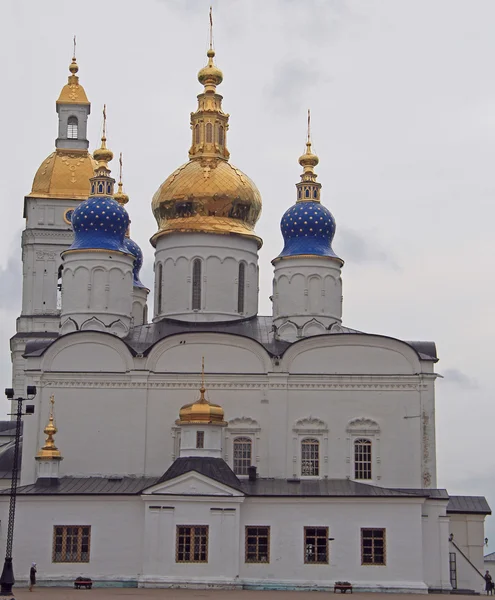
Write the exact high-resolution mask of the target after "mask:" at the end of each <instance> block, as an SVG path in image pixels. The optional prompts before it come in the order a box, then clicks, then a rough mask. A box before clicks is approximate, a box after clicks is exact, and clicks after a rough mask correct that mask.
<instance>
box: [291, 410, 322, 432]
mask: <svg viewBox="0 0 495 600" xmlns="http://www.w3.org/2000/svg"><path fill="white" fill-rule="evenodd" d="M292 431H295V432H296V433H304V434H307V433H323V432H328V425H327V424H326V423H325V421H322V420H321V419H319V418H318V417H313V416H311V415H310V416H309V417H304V418H303V419H298V420H297V421H296V422H295V423H294V427H293V428H292Z"/></svg>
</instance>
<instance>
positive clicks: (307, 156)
mask: <svg viewBox="0 0 495 600" xmlns="http://www.w3.org/2000/svg"><path fill="white" fill-rule="evenodd" d="M319 162H320V159H319V158H318V157H317V156H316V154H313V152H312V151H311V142H309V141H308V142H306V152H305V153H304V154H302V155H301V156H300V157H299V164H300V165H301V167H316V165H317V164H318V163H319Z"/></svg>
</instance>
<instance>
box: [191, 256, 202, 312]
mask: <svg viewBox="0 0 495 600" xmlns="http://www.w3.org/2000/svg"><path fill="white" fill-rule="evenodd" d="M192 309H193V310H201V261H200V260H199V258H195V259H194V262H193V272H192Z"/></svg>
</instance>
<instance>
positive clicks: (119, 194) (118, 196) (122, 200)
mask: <svg viewBox="0 0 495 600" xmlns="http://www.w3.org/2000/svg"><path fill="white" fill-rule="evenodd" d="M119 167H120V170H119V183H118V184H117V185H118V190H117V191H116V192H115V194H114V195H113V199H114V200H116V201H117V202H118V203H119V204H122V205H124V204H127V203H128V202H129V196H128V195H127V194H126V193H125V192H124V190H123V186H124V184H123V183H122V152H121V153H120V156H119ZM128 234H129V231H128V232H127V234H126V235H128Z"/></svg>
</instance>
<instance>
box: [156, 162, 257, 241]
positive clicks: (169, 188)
mask: <svg viewBox="0 0 495 600" xmlns="http://www.w3.org/2000/svg"><path fill="white" fill-rule="evenodd" d="M152 209H153V214H154V216H155V219H156V222H157V224H158V233H156V234H155V235H154V236H153V238H152V243H153V244H155V243H156V240H157V238H158V237H159V236H160V235H163V234H165V233H169V232H171V231H181V232H182V231H201V232H206V233H225V234H229V233H236V234H240V235H246V236H249V237H256V236H255V235H254V226H255V224H256V222H257V221H258V219H259V216H260V214H261V195H260V193H259V191H258V188H257V187H256V185H255V184H254V182H253V181H251V179H250V178H249V177H248V176H247V175H245V174H244V173H243V172H242V171H240V170H239V169H237V168H236V167H234V166H233V165H231V164H230V163H228V162H227V161H225V160H221V159H204V160H191V161H189V162H188V163H186V164H184V165H182V166H181V167H179V168H178V169H177V170H176V171H175V172H174V173H172V175H170V177H168V178H167V179H166V180H165V182H164V183H163V184H162V185H161V186H160V188H159V189H158V191H157V192H156V193H155V195H154V196H153V201H152ZM259 243H260V245H261V240H259Z"/></svg>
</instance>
